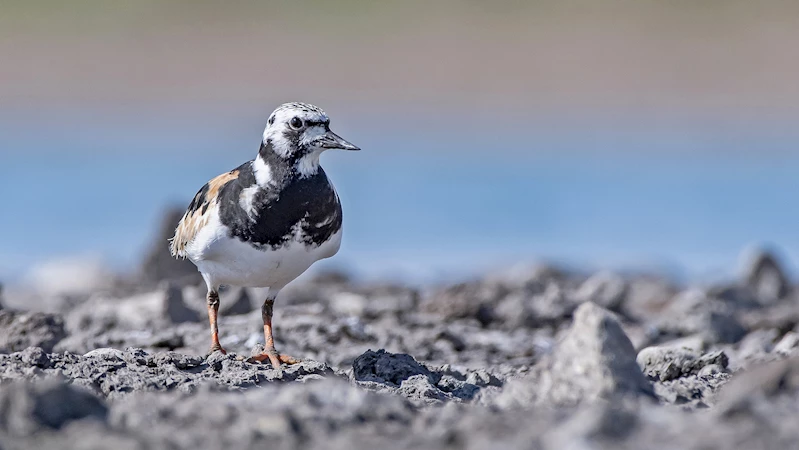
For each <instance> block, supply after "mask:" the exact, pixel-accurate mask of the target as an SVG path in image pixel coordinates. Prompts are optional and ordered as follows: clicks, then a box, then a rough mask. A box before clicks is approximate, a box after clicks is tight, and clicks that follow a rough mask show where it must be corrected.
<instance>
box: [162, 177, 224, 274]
mask: <svg viewBox="0 0 799 450" xmlns="http://www.w3.org/2000/svg"><path fill="white" fill-rule="evenodd" d="M238 177H239V171H238V170H231V171H230V172H228V173H224V174H222V175H219V176H218V177H216V178H214V179H213V180H211V181H209V182H208V183H207V184H206V185H205V186H203V187H202V189H200V191H199V192H197V195H195V196H194V199H193V200H192V201H191V204H190V205H189V208H188V209H187V210H186V214H184V215H183V218H182V219H180V223H178V227H177V229H176V230H175V237H173V238H172V240H171V241H170V246H169V249H170V251H171V252H172V256H174V257H181V258H185V257H186V256H187V255H186V246H187V245H189V244H190V243H191V241H193V240H194V237H195V236H197V233H199V232H200V230H201V229H202V228H203V227H204V226H205V225H206V224H208V220H209V219H210V218H211V214H213V212H214V210H216V204H217V199H218V197H219V191H221V190H222V188H223V187H224V186H225V185H226V184H228V183H230V182H231V181H233V180H235V179H237V178H238Z"/></svg>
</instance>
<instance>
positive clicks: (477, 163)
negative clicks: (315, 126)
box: [0, 121, 799, 280]
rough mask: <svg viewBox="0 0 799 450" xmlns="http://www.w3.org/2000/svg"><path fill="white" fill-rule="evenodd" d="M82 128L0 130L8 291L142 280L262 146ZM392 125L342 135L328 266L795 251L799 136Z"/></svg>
mask: <svg viewBox="0 0 799 450" xmlns="http://www.w3.org/2000/svg"><path fill="white" fill-rule="evenodd" d="M77 123H78V124H79V125H77V126H76V125H75V123H72V124H70V125H69V126H67V125H63V126H62V127H60V128H59V126H51V127H44V129H43V128H42V127H41V124H40V123H36V122H35V121H31V122H30V123H27V122H23V123H20V121H16V122H9V123H6V124H5V125H3V126H0V136H2V139H0V155H2V157H1V159H0V194H2V198H3V207H2V211H3V214H2V219H0V279H12V280H13V279H18V278H19V277H21V276H22V275H23V274H24V273H25V272H26V271H27V270H28V269H29V268H30V267H31V266H32V265H34V264H37V263H39V262H42V261H46V260H49V259H52V258H59V257H65V256H71V255H101V256H102V257H103V258H105V259H106V260H108V261H109V263H110V264H112V265H113V266H114V267H117V268H119V269H123V270H124V269H129V268H132V267H135V264H136V263H137V262H138V260H139V258H140V257H141V254H142V252H143V251H144V248H145V247H146V244H147V243H148V240H149V239H152V233H153V232H154V230H155V228H156V226H157V224H158V222H159V214H161V213H162V211H163V210H164V208H165V207H166V206H167V205H169V204H175V203H177V204H180V205H181V206H184V205H185V204H186V203H187V202H188V200H189V199H190V198H191V196H192V195H193V194H194V193H195V192H196V190H197V189H198V188H199V187H200V186H201V185H202V184H203V183H204V182H205V181H207V180H208V179H209V178H211V177H213V176H215V175H217V174H218V173H221V172H222V171H225V170H229V169H231V168H233V167H236V166H237V165H239V164H240V163H241V162H243V161H245V160H247V159H250V158H252V157H253V156H254V154H255V152H256V151H257V145H258V136H259V134H260V129H259V127H260V124H254V123H247V124H245V125H242V126H241V127H226V126H220V127H218V128H216V129H212V128H210V127H202V128H201V129H199V130H197V129H195V128H194V127H193V126H192V125H191V124H183V125H182V126H180V127H165V126H161V125H158V124H153V123H151V124H149V125H148V124H147V123H145V122H144V121H142V123H139V124H138V125H136V126H130V125H126V124H120V123H112V124H99V125H98V123H97V122H96V121H92V122H91V123H89V122H88V121H85V122H80V121H77ZM380 123H382V124H384V126H383V127H382V128H381V127H380V125H379V124H376V125H375V126H373V127H369V128H368V129H369V131H367V132H364V131H363V130H361V129H360V128H359V127H358V126H355V124H349V125H348V127H349V129H347V130H344V129H341V128H338V127H336V126H335V125H336V124H335V123H334V127H333V128H334V129H336V130H337V131H338V132H339V133H340V134H342V135H343V136H344V137H345V138H348V139H350V140H351V141H353V142H355V143H356V144H358V145H360V146H361V147H362V148H363V149H364V151H362V152H360V153H337V154H332V153H329V154H326V155H324V156H323V165H324V167H325V168H326V170H327V172H328V175H329V176H330V177H331V178H332V179H333V181H334V182H335V185H336V186H337V189H338V191H339V193H340V195H341V197H342V201H343V203H344V214H345V219H344V220H345V226H346V231H345V238H344V243H343V246H342V250H341V252H340V253H339V255H337V256H336V258H334V259H333V260H330V261H329V262H327V263H328V264H331V265H340V266H343V267H345V268H348V269H352V270H354V271H356V272H359V273H362V274H366V275H375V276H393V277H398V276H399V277H416V278H436V277H439V276H446V275H449V274H459V273H468V272H471V271H476V270H481V269H485V268H490V267H498V266H502V265H508V264H510V263H513V262H526V261H527V262H529V261H535V260H541V259H550V260H558V261H564V262H567V263H575V264H578V265H581V266H589V267H650V268H651V267H661V268H663V267H665V268H668V269H670V270H675V269H676V270H677V271H678V272H679V271H682V272H683V273H684V274H687V275H688V276H691V277H697V276H698V277H707V276H716V275H720V274H721V275H723V274H728V273H730V272H731V271H732V270H734V269H735V268H736V264H737V261H738V256H739V254H740V252H741V250H742V249H743V248H744V247H745V246H747V245H749V244H753V243H764V242H765V243H773V244H776V245H779V246H780V247H781V248H782V249H783V250H784V251H785V253H786V254H787V256H789V257H794V256H797V250H799V232H797V230H796V224H797V223H799V208H797V207H796V200H795V199H796V193H797V192H799V178H798V177H797V176H796V174H797V172H798V171H799V152H796V151H795V149H797V148H799V135H795V134H791V133H776V132H774V130H757V129H755V130H752V129H746V130H733V129H730V128H721V129H710V130H709V131H702V132H696V131H695V130H688V129H674V130H663V129H658V130H651V131H647V130H641V129H638V128H636V127H631V128H630V129H626V130H625V129H620V128H615V129H609V130H602V129H595V130H588V131H584V132H574V131H573V130H572V131H569V132H567V131H566V130H569V129H570V128H569V127H551V128H549V127H539V128H537V129H528V130H524V132H501V133H498V132H496V130H493V129H490V128H489V129H485V130H482V131H481V130H480V129H479V128H476V129H470V130H469V132H468V133H455V132H452V130H454V129H455V128H447V129H442V130H438V131H436V130H433V131H431V130H429V129H428V130H425V131H420V132H416V133H414V132H409V130H410V129H412V126H411V125H409V126H404V127H398V126H396V125H395V124H394V125H389V122H386V121H381V122H380ZM354 130H358V132H357V133H356V132H355V131H354ZM164 245H166V243H164Z"/></svg>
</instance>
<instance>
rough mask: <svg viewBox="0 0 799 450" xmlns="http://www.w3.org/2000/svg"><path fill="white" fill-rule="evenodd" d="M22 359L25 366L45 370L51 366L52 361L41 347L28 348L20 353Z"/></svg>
mask: <svg viewBox="0 0 799 450" xmlns="http://www.w3.org/2000/svg"><path fill="white" fill-rule="evenodd" d="M20 357H21V358H22V362H24V363H25V364H30V365H32V366H36V367H40V368H43V369H44V368H47V367H49V366H50V359H49V358H48V357H47V353H45V352H44V350H42V348H41V347H28V348H26V349H25V350H23V351H21V352H20Z"/></svg>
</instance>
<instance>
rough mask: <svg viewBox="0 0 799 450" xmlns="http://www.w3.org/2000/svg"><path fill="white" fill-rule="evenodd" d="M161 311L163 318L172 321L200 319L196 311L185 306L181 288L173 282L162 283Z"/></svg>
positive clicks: (197, 320) (180, 321) (194, 320)
mask: <svg viewBox="0 0 799 450" xmlns="http://www.w3.org/2000/svg"><path fill="white" fill-rule="evenodd" d="M160 290H161V291H162V293H163V294H162V297H161V298H162V303H161V311H162V315H163V317H164V318H166V319H168V320H169V321H170V322H172V323H182V322H199V321H200V320H201V318H200V315H199V314H197V311H195V310H193V309H191V308H189V307H188V306H186V303H184V301H183V289H182V288H180V287H179V286H177V285H175V284H170V283H167V284H163V285H161V287H160Z"/></svg>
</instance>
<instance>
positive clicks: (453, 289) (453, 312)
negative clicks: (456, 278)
mask: <svg viewBox="0 0 799 450" xmlns="http://www.w3.org/2000/svg"><path fill="white" fill-rule="evenodd" d="M508 292H509V290H508V288H507V287H505V286H503V285H501V284H496V283H482V282H472V283H462V284H457V285H455V286H450V287H446V288H444V289H439V290H435V291H433V292H431V293H429V294H427V295H426V296H424V297H423V299H422V301H421V308H422V310H423V311H426V312H430V313H435V314H438V315H441V316H442V317H445V318H449V319H462V318H473V319H477V320H478V321H480V323H482V324H484V325H485V324H488V323H490V322H491V321H493V320H494V305H495V304H497V302H498V301H499V300H500V299H501V298H502V297H504V296H506V295H507V294H508Z"/></svg>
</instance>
